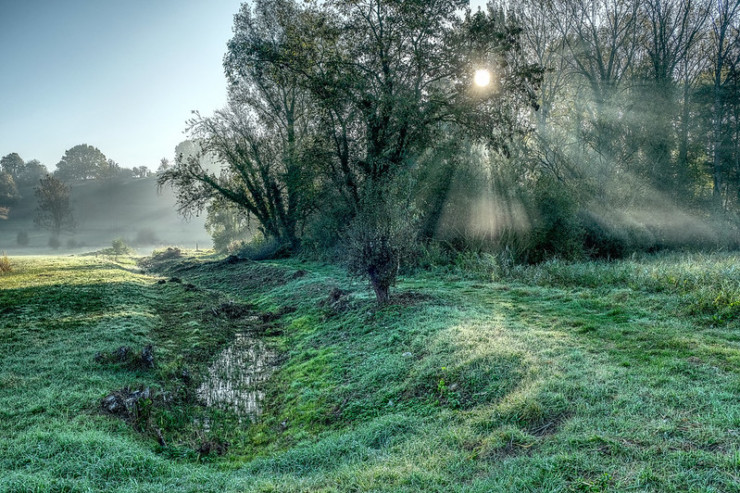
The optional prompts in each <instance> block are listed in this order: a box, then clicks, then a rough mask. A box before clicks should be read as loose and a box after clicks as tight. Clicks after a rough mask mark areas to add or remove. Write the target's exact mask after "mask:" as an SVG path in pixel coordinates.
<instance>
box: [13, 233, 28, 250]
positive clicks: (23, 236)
mask: <svg viewBox="0 0 740 493" xmlns="http://www.w3.org/2000/svg"><path fill="white" fill-rule="evenodd" d="M15 242H16V243H17V244H18V246H23V247H24V246H28V244H29V243H30V240H29V238H28V231H18V235H17V236H16V237H15Z"/></svg>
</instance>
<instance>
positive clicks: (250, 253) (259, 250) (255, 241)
mask: <svg viewBox="0 0 740 493" xmlns="http://www.w3.org/2000/svg"><path fill="white" fill-rule="evenodd" d="M233 246H234V248H239V249H238V250H237V251H236V255H238V256H239V257H242V258H248V259H250V260H270V259H278V258H287V257H289V256H290V255H291V253H292V252H291V248H290V245H288V244H285V243H281V242H280V241H278V240H276V239H274V238H265V237H264V236H262V235H259V234H258V235H255V236H254V237H253V238H252V239H251V240H250V241H247V242H237V243H236V244H234V245H233Z"/></svg>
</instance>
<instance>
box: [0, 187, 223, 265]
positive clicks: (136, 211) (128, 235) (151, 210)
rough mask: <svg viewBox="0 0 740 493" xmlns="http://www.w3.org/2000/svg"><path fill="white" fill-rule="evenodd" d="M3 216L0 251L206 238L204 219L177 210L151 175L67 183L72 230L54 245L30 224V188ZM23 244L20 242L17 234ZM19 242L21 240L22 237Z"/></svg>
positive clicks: (196, 243) (186, 243) (188, 243)
mask: <svg viewBox="0 0 740 493" xmlns="http://www.w3.org/2000/svg"><path fill="white" fill-rule="evenodd" d="M19 192H20V194H21V198H20V200H18V201H17V203H16V204H14V206H13V207H11V210H10V214H9V217H8V220H6V221H0V250H1V251H6V252H7V253H8V254H10V255H42V254H51V253H63V254H73V253H82V252H89V251H95V250H99V249H101V248H106V247H110V246H111V242H112V241H113V240H114V239H123V240H124V241H125V242H126V243H127V244H128V245H130V246H131V247H132V248H134V249H135V250H136V251H137V252H139V253H141V254H146V253H150V252H151V251H152V250H153V249H156V248H159V247H161V246H163V245H177V246H180V247H183V248H192V249H195V248H200V249H206V248H210V247H211V238H210V237H209V235H208V233H207V232H206V230H205V227H204V224H205V218H204V217H203V215H201V216H200V217H198V216H194V217H192V218H189V219H185V218H183V217H182V216H180V215H178V213H177V209H176V206H175V198H174V195H173V193H172V191H171V190H170V189H168V188H164V189H163V190H162V191H161V193H158V191H157V185H156V178H155V177H148V178H138V179H114V180H110V181H99V180H88V181H84V182H76V183H74V184H73V185H72V186H71V190H70V205H71V208H72V215H73V218H74V222H75V227H74V230H73V231H63V232H62V233H61V234H60V237H59V240H60V245H59V248H58V249H53V248H51V247H50V246H49V239H50V237H51V233H50V231H48V230H46V229H43V228H40V227H38V226H36V225H35V224H34V217H35V215H36V209H37V200H36V197H35V196H34V191H33V188H30V187H28V188H24V189H22V190H20V191H19ZM24 233H25V234H27V238H28V244H27V245H21V244H19V234H24ZM21 242H23V241H21Z"/></svg>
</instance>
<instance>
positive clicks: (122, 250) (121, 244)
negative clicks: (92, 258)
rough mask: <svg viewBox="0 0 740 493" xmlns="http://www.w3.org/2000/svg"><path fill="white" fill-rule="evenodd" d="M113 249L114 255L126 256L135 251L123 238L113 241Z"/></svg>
mask: <svg viewBox="0 0 740 493" xmlns="http://www.w3.org/2000/svg"><path fill="white" fill-rule="evenodd" d="M111 247H112V253H113V255H126V254H128V253H131V252H132V251H133V249H132V248H131V247H130V246H128V245H127V244H126V241H125V240H124V239H123V238H116V239H115V240H113V242H112V243H111Z"/></svg>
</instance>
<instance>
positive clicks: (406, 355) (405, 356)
mask: <svg viewBox="0 0 740 493" xmlns="http://www.w3.org/2000/svg"><path fill="white" fill-rule="evenodd" d="M401 356H403V357H404V358H410V357H412V356H413V354H411V353H410V352H409V351H406V352H405V353H403V354H402V355H401Z"/></svg>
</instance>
